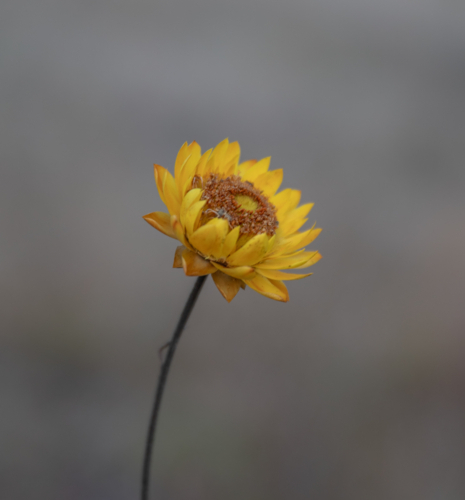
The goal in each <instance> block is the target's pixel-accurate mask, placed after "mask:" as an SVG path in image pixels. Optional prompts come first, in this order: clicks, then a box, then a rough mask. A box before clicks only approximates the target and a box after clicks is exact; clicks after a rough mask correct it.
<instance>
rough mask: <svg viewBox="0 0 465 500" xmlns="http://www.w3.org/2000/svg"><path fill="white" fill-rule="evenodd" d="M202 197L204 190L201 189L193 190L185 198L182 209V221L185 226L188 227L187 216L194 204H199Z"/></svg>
mask: <svg viewBox="0 0 465 500" xmlns="http://www.w3.org/2000/svg"><path fill="white" fill-rule="evenodd" d="M201 196H202V190H201V189H199V188H196V189H191V190H190V191H189V192H188V193H187V194H186V195H185V196H184V198H183V200H182V203H181V209H180V221H181V224H182V225H183V226H185V225H186V214H187V211H188V210H189V208H191V206H192V205H193V204H194V203H197V202H198V201H199V200H200V197H201Z"/></svg>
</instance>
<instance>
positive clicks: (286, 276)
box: [257, 269, 313, 281]
mask: <svg viewBox="0 0 465 500" xmlns="http://www.w3.org/2000/svg"><path fill="white" fill-rule="evenodd" d="M257 273H258V274H261V275H262V276H265V278H268V279H270V280H279V281H286V280H287V281H290V280H300V279H302V278H306V277H307V276H310V275H311V274H313V273H309V274H291V273H283V272H282V271H278V270H276V269H257Z"/></svg>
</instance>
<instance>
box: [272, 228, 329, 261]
mask: <svg viewBox="0 0 465 500" xmlns="http://www.w3.org/2000/svg"><path fill="white" fill-rule="evenodd" d="M320 233H321V229H320V228H315V229H314V228H311V229H308V230H307V231H304V232H303V233H297V234H294V235H292V236H290V237H289V238H287V239H285V240H283V242H282V243H280V244H279V245H278V246H277V247H276V249H275V251H274V253H275V255H278V254H281V255H282V254H284V253H290V252H293V251H294V250H298V249H299V248H302V247H305V246H307V245H310V243H311V242H312V241H313V240H314V239H315V238H316V237H317V236H318V235H319V234H320Z"/></svg>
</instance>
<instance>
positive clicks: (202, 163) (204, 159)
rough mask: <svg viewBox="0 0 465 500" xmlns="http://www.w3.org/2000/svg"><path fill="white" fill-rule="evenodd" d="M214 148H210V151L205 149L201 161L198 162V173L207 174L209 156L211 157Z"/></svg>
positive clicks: (199, 174) (200, 174)
mask: <svg viewBox="0 0 465 500" xmlns="http://www.w3.org/2000/svg"><path fill="white" fill-rule="evenodd" d="M211 152H212V150H211V149H209V150H208V151H205V153H204V154H203V155H202V156H201V158H200V160H199V163H198V164H197V169H196V171H195V173H196V175H198V176H200V177H202V176H204V175H206V173H207V172H206V166H207V161H208V158H210V154H211Z"/></svg>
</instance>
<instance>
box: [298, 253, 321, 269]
mask: <svg viewBox="0 0 465 500" xmlns="http://www.w3.org/2000/svg"><path fill="white" fill-rule="evenodd" d="M310 253H311V252H310ZM313 253H314V255H313V256H312V257H310V258H309V259H308V260H307V261H306V262H304V263H303V264H301V265H300V266H297V267H296V269H304V268H306V267H310V266H313V264H316V263H317V262H318V261H319V260H320V259H321V258H322V256H321V254H320V252H313Z"/></svg>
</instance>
